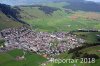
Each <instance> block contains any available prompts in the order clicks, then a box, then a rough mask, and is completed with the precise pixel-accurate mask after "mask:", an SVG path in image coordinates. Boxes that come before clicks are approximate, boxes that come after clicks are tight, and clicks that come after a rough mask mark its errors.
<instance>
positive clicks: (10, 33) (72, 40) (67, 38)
mask: <svg viewBox="0 0 100 66" xmlns="http://www.w3.org/2000/svg"><path fill="white" fill-rule="evenodd" d="M0 36H1V38H3V39H4V40H5V44H4V45H5V47H1V48H0V52H4V51H8V50H12V49H23V50H25V51H30V52H35V53H37V54H39V55H45V54H46V55H50V56H52V55H59V54H60V53H63V52H66V51H68V50H70V49H74V48H75V47H79V46H82V44H83V43H84V41H85V40H83V39H81V38H77V36H76V35H72V34H70V33H68V32H55V33H48V32H37V31H34V30H31V29H29V28H27V27H20V28H9V29H4V30H2V31H1V32H0Z"/></svg>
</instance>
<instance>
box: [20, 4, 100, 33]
mask: <svg viewBox="0 0 100 66" xmlns="http://www.w3.org/2000/svg"><path fill="white" fill-rule="evenodd" d="M58 4H59V3H56V4H53V3H49V4H48V5H47V4H45V5H47V6H50V7H56V8H59V9H60V10H57V11H54V12H53V13H52V15H49V14H45V13H44V12H43V11H41V10H39V9H38V7H20V9H21V12H20V15H21V16H22V18H21V19H22V20H24V21H26V22H27V23H28V24H30V25H31V27H32V28H34V29H36V30H38V31H47V32H56V31H58V32H61V31H73V30H77V29H100V20H99V16H100V14H99V13H95V12H93V13H92V12H88V13H89V14H91V15H95V16H94V17H93V16H92V17H93V18H91V16H87V15H88V13H87V12H82V11H77V12H75V11H71V10H68V11H69V12H70V13H69V12H68V11H66V9H64V8H62V6H63V5H64V4H63V5H62V3H60V4H59V6H58ZM97 14H98V15H97Z"/></svg>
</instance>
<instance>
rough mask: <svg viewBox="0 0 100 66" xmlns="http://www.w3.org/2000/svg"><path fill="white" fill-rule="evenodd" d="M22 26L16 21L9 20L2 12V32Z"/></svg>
mask: <svg viewBox="0 0 100 66" xmlns="http://www.w3.org/2000/svg"><path fill="white" fill-rule="evenodd" d="M20 26H22V24H21V23H19V22H17V21H14V20H13V19H11V18H8V17H7V16H6V15H5V14H3V13H2V12H1V11H0V30H2V29H5V28H13V27H20Z"/></svg>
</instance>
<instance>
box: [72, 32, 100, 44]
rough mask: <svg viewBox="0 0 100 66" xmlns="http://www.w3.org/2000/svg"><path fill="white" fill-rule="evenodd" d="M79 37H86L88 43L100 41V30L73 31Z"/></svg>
mask: <svg viewBox="0 0 100 66" xmlns="http://www.w3.org/2000/svg"><path fill="white" fill-rule="evenodd" d="M73 34H75V35H77V37H79V38H82V39H85V42H86V43H88V44H93V43H100V41H99V40H98V39H99V38H100V37H99V36H97V35H99V34H100V32H73Z"/></svg>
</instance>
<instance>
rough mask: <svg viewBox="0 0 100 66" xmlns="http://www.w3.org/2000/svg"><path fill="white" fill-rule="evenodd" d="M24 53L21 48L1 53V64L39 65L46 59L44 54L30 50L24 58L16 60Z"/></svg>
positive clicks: (15, 65)
mask: <svg viewBox="0 0 100 66" xmlns="http://www.w3.org/2000/svg"><path fill="white" fill-rule="evenodd" d="M22 55H23V51H22V50H19V49H15V50H12V51H9V52H5V53H0V66H39V65H40V64H41V63H42V62H44V61H46V59H45V58H43V57H42V56H39V55H37V54H34V53H30V52H26V54H25V59H24V60H19V61H18V60H16V57H17V56H22Z"/></svg>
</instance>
